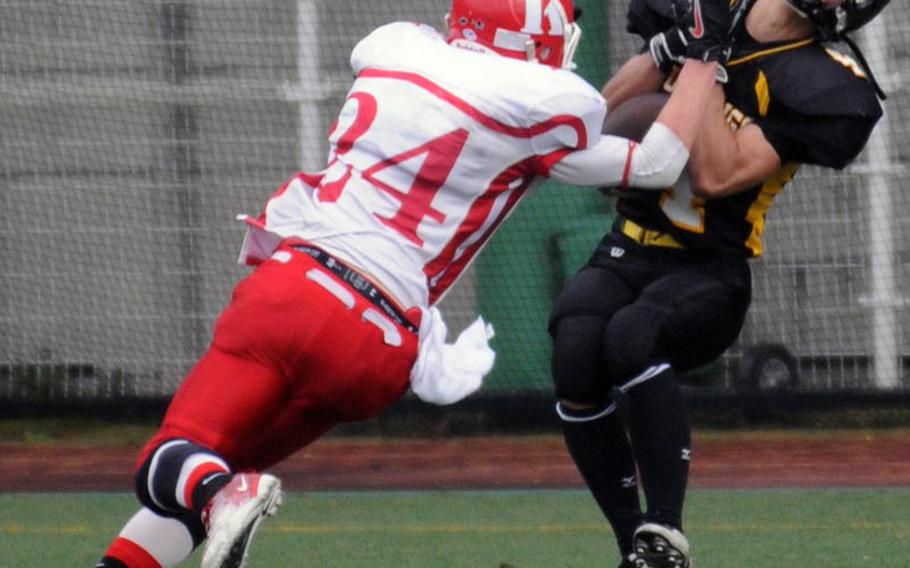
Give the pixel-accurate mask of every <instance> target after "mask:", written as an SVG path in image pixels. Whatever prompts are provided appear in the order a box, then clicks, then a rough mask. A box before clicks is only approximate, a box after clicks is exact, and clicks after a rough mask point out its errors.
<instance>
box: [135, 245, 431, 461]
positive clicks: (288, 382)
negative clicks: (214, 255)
mask: <svg viewBox="0 0 910 568" xmlns="http://www.w3.org/2000/svg"><path fill="white" fill-rule="evenodd" d="M276 258H281V259H282V261H279V260H275V259H276ZM314 270H315V271H319V272H321V273H322V276H320V278H319V279H318V280H322V281H323V282H324V281H325V276H328V277H329V278H331V279H332V280H333V281H334V282H337V283H338V284H339V285H341V286H343V287H344V289H345V290H347V291H349V292H350V296H351V297H353V299H354V302H355V305H354V306H353V308H350V309H349V308H348V306H347V305H345V303H344V302H343V301H342V300H340V299H339V298H338V297H337V292H336V294H333V293H331V292H330V291H329V290H328V289H327V288H326V287H325V285H324V284H320V283H318V282H317V281H316V280H314V279H313V278H311V276H313V274H312V273H310V271H314ZM308 273H310V274H309V276H308ZM369 309H372V310H373V311H374V312H375V311H376V308H375V307H374V306H373V305H372V304H371V303H370V302H368V301H367V300H366V299H365V298H363V297H362V296H361V295H359V294H358V293H357V292H355V291H354V290H353V289H352V288H350V287H349V286H347V285H345V284H344V283H343V282H342V281H341V280H340V279H338V278H337V277H335V276H334V275H332V274H331V273H330V272H329V271H328V270H326V269H325V268H324V267H323V266H322V265H320V264H319V263H318V262H316V260H314V259H313V258H312V257H310V256H309V255H307V254H305V253H301V252H299V251H296V250H294V249H292V248H290V247H282V249H281V252H279V253H278V254H277V255H275V256H273V258H272V259H271V260H268V261H266V262H265V263H263V264H262V265H260V266H259V267H258V268H257V269H256V270H255V271H254V272H253V273H252V274H251V275H249V276H248V277H246V278H245V279H244V280H242V281H241V282H240V283H239V284H238V285H237V287H236V288H235V289H234V294H233V296H232V298H231V301H230V303H229V304H228V306H227V308H226V309H225V311H224V312H223V313H222V314H221V316H220V318H219V319H218V321H217V322H216V324H215V331H214V338H213V340H212V344H211V345H210V347H209V349H208V351H207V352H206V353H205V354H204V355H203V357H202V358H201V359H200V360H199V361H198V362H197V363H196V365H195V366H194V367H193V369H192V370H191V371H190V373H189V375H188V376H187V377H186V378H185V380H184V382H183V383H182V384H181V385H180V387H179V388H178V390H177V392H176V394H175V395H174V398H173V400H172V401H171V404H170V406H169V407H168V410H167V413H166V415H165V417H164V421H163V423H162V425H161V428H160V430H159V431H158V433H157V434H156V435H155V436H154V437H153V438H152V440H150V441H149V443H148V444H147V445H146V447H145V449H144V451H143V452H142V455H141V456H140V459H139V462H138V464H141V463H142V462H143V461H144V460H145V459H146V457H147V456H148V454H149V453H151V452H152V451H153V450H154V449H155V448H156V447H157V446H158V445H159V444H160V443H161V442H163V441H165V440H168V439H172V438H186V439H188V440H190V441H192V442H195V443H197V444H199V445H201V446H204V447H206V448H209V449H211V450H214V451H215V452H217V453H218V454H220V455H221V456H222V457H224V458H225V460H227V462H228V463H229V464H230V465H231V467H232V468H234V470H244V469H256V470H261V469H264V468H266V467H268V466H270V465H272V464H275V463H277V462H279V461H281V460H283V459H284V458H286V457H288V456H289V455H291V454H292V453H294V452H295V451H297V450H299V449H300V448H302V447H304V446H306V445H307V444H309V443H311V442H312V441H313V440H315V439H317V438H319V437H320V436H321V435H322V434H324V433H325V432H326V431H328V430H329V429H330V428H332V427H333V426H335V425H336V424H338V423H341V422H350V421H358V420H365V419H368V418H371V417H373V416H375V415H377V414H378V413H379V412H381V411H382V410H383V409H385V408H387V407H388V406H389V405H390V404H392V403H393V402H395V401H396V400H397V399H399V398H400V397H401V396H402V395H403V394H404V393H405V392H406V391H407V389H408V386H409V377H410V372H411V367H412V366H413V364H414V361H415V359H416V356H417V335H416V334H414V333H411V332H409V331H407V330H406V329H404V328H402V327H400V326H397V325H395V329H397V330H398V332H399V333H400V336H401V341H402V343H401V345H400V346H393V345H388V344H387V343H386V341H385V340H384V337H385V336H384V333H383V330H381V329H380V327H379V326H377V325H376V324H375V323H372V322H370V321H367V320H365V319H364V318H363V314H364V311H365V310H369ZM412 311H413V310H412ZM372 315H375V314H372ZM414 315H415V314H414V313H411V312H409V313H408V316H409V317H410V318H411V320H412V321H413V323H415V325H416V324H417V323H419V321H416V320H418V319H419V318H416V317H414ZM389 323H391V320H389ZM393 325H394V324H393Z"/></svg>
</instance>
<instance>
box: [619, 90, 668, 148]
mask: <svg viewBox="0 0 910 568" xmlns="http://www.w3.org/2000/svg"><path fill="white" fill-rule="evenodd" d="M669 98H670V95H668V94H667V93H648V94H647V95H639V96H637V97H635V98H632V99H629V100H628V101H626V102H624V103H623V104H621V105H619V106H618V107H616V108H615V109H613V110H608V111H607V118H606V119H605V120H604V125H603V133H604V134H613V135H615V136H622V137H623V138H629V139H630V140H635V141H636V142H641V139H642V138H644V136H645V133H646V132H648V128H650V127H651V124H652V123H653V122H654V120H655V119H656V118H657V115H658V114H660V109H662V108H663V107H664V104H665V103H666V102H667V99H669Z"/></svg>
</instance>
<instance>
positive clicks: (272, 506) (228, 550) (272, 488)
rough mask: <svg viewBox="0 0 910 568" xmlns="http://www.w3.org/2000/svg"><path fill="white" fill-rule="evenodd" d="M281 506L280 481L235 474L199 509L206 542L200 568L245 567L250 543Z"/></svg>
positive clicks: (254, 475) (264, 475) (258, 475)
mask: <svg viewBox="0 0 910 568" xmlns="http://www.w3.org/2000/svg"><path fill="white" fill-rule="evenodd" d="M280 505H281V481H280V480H279V479H278V478H277V477H275V476H273V475H268V474H259V473H238V474H237V475H235V476H234V478H233V479H232V480H231V481H230V483H228V484H227V485H225V486H224V487H222V488H221V490H220V491H218V493H216V494H215V496H214V497H212V499H211V501H209V502H208V503H207V504H206V506H205V508H203V510H202V522H203V524H204V525H205V530H206V534H207V535H208V541H207V542H206V545H205V553H204V554H203V556H202V564H201V568H245V567H246V566H247V556H248V552H249V548H250V542H251V541H252V540H253V535H255V534H256V530H257V529H258V528H259V524H260V523H261V522H262V520H263V519H265V518H266V517H270V516H272V515H274V514H275V512H276V511H278V507H279V506H280Z"/></svg>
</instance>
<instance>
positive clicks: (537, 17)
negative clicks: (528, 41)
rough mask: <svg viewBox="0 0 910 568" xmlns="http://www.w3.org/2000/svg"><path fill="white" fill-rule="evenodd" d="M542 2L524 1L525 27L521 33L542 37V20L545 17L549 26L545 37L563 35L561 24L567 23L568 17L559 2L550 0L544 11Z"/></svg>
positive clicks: (535, 0)
mask: <svg viewBox="0 0 910 568" xmlns="http://www.w3.org/2000/svg"><path fill="white" fill-rule="evenodd" d="M542 2H543V0H525V25H524V27H523V28H521V31H522V32H523V33H526V34H530V35H543V33H544V32H543V18H544V16H546V18H547V22H549V24H550V31H549V32H548V34H547V35H551V36H561V35H564V33H565V30H564V25H563V22H568V21H569V19H568V16H567V15H566V13H565V10H564V9H563V7H562V4H561V3H560V2H559V0H550V1H549V2H548V3H547V7H546V9H543V7H542Z"/></svg>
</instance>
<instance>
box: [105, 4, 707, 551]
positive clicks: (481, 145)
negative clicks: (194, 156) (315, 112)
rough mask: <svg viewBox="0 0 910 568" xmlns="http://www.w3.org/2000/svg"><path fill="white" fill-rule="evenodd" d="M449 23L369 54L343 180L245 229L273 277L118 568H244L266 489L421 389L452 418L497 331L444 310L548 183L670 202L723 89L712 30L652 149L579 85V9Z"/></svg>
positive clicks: (281, 201) (186, 426) (406, 28)
mask: <svg viewBox="0 0 910 568" xmlns="http://www.w3.org/2000/svg"><path fill="white" fill-rule="evenodd" d="M679 3H680V5H681V6H682V7H683V9H681V10H680V11H681V12H683V13H686V14H688V17H690V18H692V17H695V18H697V17H698V12H697V11H694V15H693V10H691V0H679ZM447 23H448V33H447V35H441V34H439V33H438V32H436V31H435V30H433V29H432V28H429V27H427V26H422V25H418V24H412V23H393V24H389V25H386V26H383V27H380V28H378V29H377V30H375V31H374V32H372V33H371V34H370V35H368V36H367V37H366V38H364V39H363V40H362V41H360V42H359V43H358V44H357V46H356V47H355V48H354V50H353V53H352V55H351V65H352V68H353V71H354V74H355V76H356V79H355V81H354V83H353V86H352V87H351V90H350V92H349V94H348V96H347V100H346V102H345V104H344V106H343V108H342V109H341V112H340V114H339V116H338V120H337V122H336V123H335V125H334V126H333V129H332V131H331V134H330V138H329V141H330V152H329V156H328V163H327V166H326V168H325V169H324V170H322V171H321V172H319V173H316V174H305V173H300V174H297V175H294V176H293V177H291V178H290V179H289V180H288V181H287V182H286V183H284V184H283V185H282V186H281V187H280V188H279V189H278V191H277V192H276V193H275V194H274V195H273V196H272V198H271V199H269V201H268V202H267V204H266V206H265V209H264V211H263V212H262V213H261V215H259V216H258V217H256V218H252V217H245V216H244V217H242V218H243V220H245V221H246V223H247V235H246V238H245V239H244V243H243V248H242V252H241V261H242V262H245V263H248V264H252V265H256V269H255V270H254V271H253V272H252V274H251V275H250V276H248V277H247V278H246V279H244V280H243V281H241V282H240V283H239V284H238V285H237V287H236V288H235V290H234V293H233V296H232V298H231V301H230V303H229V304H228V306H227V308H226V309H225V310H224V312H223V313H222V315H221V316H220V317H219V319H218V321H217V322H216V325H215V329H214V337H213V340H212V343H211V345H210V347H209V349H208V350H207V351H206V353H205V354H204V355H203V356H202V358H201V359H200V360H199V361H198V362H197V364H196V365H195V366H194V368H193V369H192V370H191V371H190V372H189V375H188V376H187V377H186V379H185V380H184V382H183V383H182V384H181V386H180V387H179V389H178V391H177V393H176V395H175V396H174V399H173V401H172V402H171V405H170V407H169V408H168V411H167V414H166V416H165V418H164V420H163V423H162V425H161V428H160V430H159V432H158V433H157V434H156V435H155V436H154V437H153V438H152V440H150V441H149V443H148V444H147V446H146V447H145V448H144V450H143V451H142V453H141V455H140V457H139V459H138V461H137V470H136V482H137V483H136V487H137V495H138V497H139V500H140V501H141V503H142V504H143V508H142V509H141V510H140V512H139V513H137V514H136V516H135V517H133V519H131V520H130V521H129V522H128V523H127V525H126V526H125V527H124V528H123V530H122V532H121V533H120V535H119V536H118V537H117V538H116V540H115V541H114V542H113V544H112V545H111V547H110V548H109V550H108V551H107V553H106V556H105V557H104V559H102V561H101V563H100V564H99V565H98V566H99V567H102V568H115V567H119V568H122V567H124V566H127V567H129V568H159V567H167V566H175V565H177V564H178V563H179V562H181V561H182V560H183V559H184V558H186V556H188V555H189V553H190V552H191V551H192V550H193V548H195V546H196V545H198V544H200V543H201V542H202V541H203V540H205V539H206V538H207V539H208V544H207V546H206V551H205V555H204V559H203V562H202V565H203V566H204V567H206V568H227V567H238V566H243V565H245V563H246V561H245V558H246V554H247V548H248V545H249V542H250V538H251V536H252V534H253V533H254V532H255V530H256V528H257V527H258V525H259V523H260V521H261V520H262V519H263V518H264V517H266V516H268V515H270V514H271V513H273V512H274V511H275V510H276V508H277V507H278V505H279V504H280V498H281V493H280V483H279V481H278V479H276V478H275V477H274V476H271V475H268V474H262V473H259V472H261V471H263V470H264V469H265V468H268V467H269V466H271V465H273V464H275V463H277V462H279V461H281V460H283V459H284V458H286V457H288V456H289V455H291V454H292V453H294V452H296V451H297V450H299V449H300V448H302V447H304V446H306V445H307V444H309V443H310V442H312V441H314V440H315V439H317V438H319V437H320V436H321V435H323V434H324V433H325V432H327V431H328V430H329V429H331V428H332V427H333V426H335V425H336V424H339V423H342V422H348V421H357V420H365V419H369V418H371V417H373V416H375V415H376V414H377V413H379V412H380V411H382V410H383V409H385V408H387V407H388V406H389V405H390V404H392V403H393V402H394V401H396V400H398V399H399V398H400V397H401V396H402V395H403V394H405V392H406V391H407V390H408V389H409V388H410V389H411V390H412V391H413V392H414V393H415V394H416V395H417V396H418V397H420V398H421V399H423V400H425V401H428V402H432V403H436V404H450V403H453V402H456V401H458V400H460V399H461V398H463V397H465V396H467V395H469V394H471V393H472V392H473V391H475V390H476V389H477V388H478V387H479V386H480V384H481V380H482V378H483V376H484V375H485V374H486V373H488V372H489V370H490V369H491V367H492V365H493V359H494V353H493V351H492V349H490V347H489V345H488V340H489V339H490V338H491V337H492V328H491V327H490V326H489V325H488V324H486V323H485V322H484V321H483V320H482V319H481V318H478V320H477V321H476V322H475V323H474V324H473V325H471V326H469V327H468V328H467V329H466V330H464V331H463V332H462V333H461V335H460V336H459V337H458V338H457V340H456V341H454V342H453V343H446V335H447V330H446V326H445V323H444V322H443V320H442V318H441V316H440V313H439V311H438V310H437V309H436V308H434V307H433V306H434V305H435V304H436V303H437V302H438V301H439V300H440V298H442V297H443V296H444V295H445V293H446V291H448V290H449V289H450V288H451V286H452V284H453V283H454V282H455V281H456V280H457V279H458V277H459V275H460V274H462V273H463V271H464V269H465V268H466V267H467V266H468V264H469V263H470V261H471V260H472V259H473V258H474V256H475V255H476V254H477V253H478V252H479V250H480V249H481V248H482V247H483V245H484V243H485V242H486V241H487V239H488V238H489V237H490V236H491V235H492V234H493V232H494V231H495V230H496V228H497V227H498V226H499V225H500V224H501V223H502V222H503V221H504V220H505V219H506V217H507V216H508V215H509V213H510V212H511V211H512V210H513V208H514V207H515V206H516V204H517V203H518V201H519V200H520V199H521V198H522V197H524V196H525V195H528V194H529V193H531V191H532V190H533V188H534V186H535V184H536V182H537V181H539V180H541V179H542V178H546V177H549V178H552V179H556V180H559V181H562V182H566V183H570V184H575V185H580V186H615V185H633V186H636V187H653V188H663V187H667V186H668V185H670V184H671V183H672V182H673V181H675V179H676V178H677V176H678V175H679V173H680V172H681V170H682V168H683V167H684V165H685V163H686V161H687V159H688V148H689V147H690V146H691V145H692V142H693V137H694V133H695V130H696V127H697V125H698V124H700V123H701V120H702V113H703V109H704V107H705V101H706V100H707V98H708V94H709V93H710V92H711V90H712V89H713V88H717V87H714V77H715V63H714V62H713V61H711V62H704V61H701V59H702V56H703V55H704V54H705V53H707V52H709V51H710V49H711V48H714V47H716V45H717V44H718V43H720V42H721V41H722V40H723V38H721V37H720V35H719V34H718V33H716V30H714V29H713V28H712V25H713V24H712V23H711V22H705V24H706V26H707V28H708V30H707V32H706V33H704V37H703V38H701V39H699V40H698V41H695V40H693V41H692V52H691V53H690V54H689V55H690V57H691V59H690V60H689V61H688V62H687V63H686V64H685V66H684V68H683V70H682V74H681V77H680V80H679V85H678V87H677V89H676V92H675V93H674V95H673V96H672V98H671V100H670V101H669V102H668V104H667V106H666V109H665V110H664V111H663V112H662V114H661V115H660V117H659V118H658V122H657V123H655V125H654V126H653V127H652V128H651V130H650V131H649V133H648V134H647V135H646V136H645V137H644V139H643V141H642V142H641V143H640V144H636V143H634V142H630V141H629V140H627V139H624V138H618V137H613V136H603V135H601V129H602V124H603V121H604V116H605V112H606V104H605V102H604V99H603V98H602V96H601V95H600V94H599V93H598V91H597V90H596V89H595V88H594V87H592V86H591V85H589V84H588V83H586V82H585V81H584V80H583V79H581V78H580V77H579V76H577V75H575V74H574V73H572V72H571V68H572V67H573V65H572V54H573V52H574V50H575V46H576V45H577V42H578V39H579V35H580V29H579V27H578V24H577V23H576V22H575V15H574V6H573V4H572V0H502V1H498V2H490V1H488V0H453V2H452V6H451V11H450V13H449V14H448V22H447ZM688 23H692V25H693V26H695V27H698V26H697V25H696V24H698V25H700V24H702V22H701V21H700V20H699V21H697V22H688ZM702 27H704V26H702ZM715 27H717V26H715Z"/></svg>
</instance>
